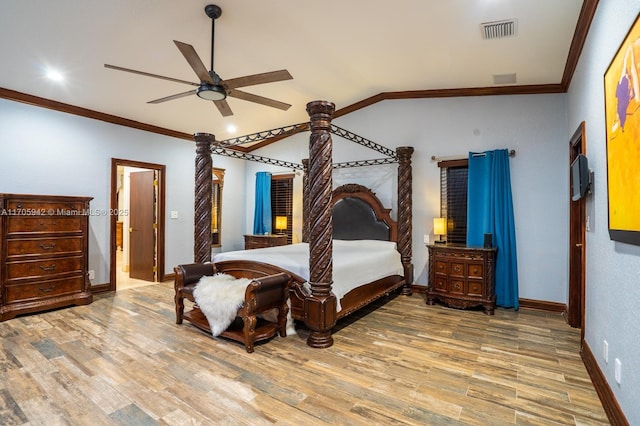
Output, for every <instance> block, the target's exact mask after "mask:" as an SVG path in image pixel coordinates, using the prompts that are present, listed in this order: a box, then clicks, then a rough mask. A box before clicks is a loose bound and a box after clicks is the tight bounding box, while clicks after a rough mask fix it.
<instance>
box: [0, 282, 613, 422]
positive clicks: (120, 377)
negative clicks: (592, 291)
mask: <svg viewBox="0 0 640 426" xmlns="http://www.w3.org/2000/svg"><path fill="white" fill-rule="evenodd" d="M96 299H97V300H96V301H95V302H94V303H93V304H91V305H88V306H79V307H72V308H66V309H61V310H56V311H52V312H47V313H42V314H38V315H31V316H24V317H19V318H15V319H12V320H9V321H5V322H3V323H0V342H1V343H0V424H2V425H47V426H49V425H92V426H93V425H118V424H120V425H194V424H201V425H210V424H228V425H266V424H273V423H279V424H295V425H316V424H338V425H360V424H367V425H375V424H384V425H390V424H414V425H418V424H419V425H423V424H433V425H443V424H444V425H462V424H474V425H503V424H504V425H508V424H522V425H534V424H535V425H555V424H560V425H602V424H609V423H608V420H607V417H606V415H605V413H604V410H603V409H602V406H601V404H600V401H599V400H598V397H597V395H596V392H595V390H594V388H593V385H592V384H591V382H590V380H589V377H588V375H587V372H586V370H585V368H584V365H583V363H582V361H581V359H580V356H579V354H578V350H579V339H580V332H579V330H576V329H572V328H570V327H569V326H567V325H566V324H565V322H564V320H563V319H562V317H560V316H559V315H557V314H551V313H545V312H538V311H531V310H524V309H523V310H520V311H519V312H514V311H511V310H503V309H497V310H496V315H495V316H492V317H490V316H486V315H484V314H483V313H482V312H480V311H461V310H455V309H448V308H445V307H442V306H437V305H436V306H426V305H425V303H424V298H423V297H422V296H420V295H414V296H412V297H406V296H396V297H392V298H390V299H387V300H386V301H385V302H381V303H378V304H377V305H376V309H375V310H374V309H366V310H363V311H361V312H359V313H358V314H356V316H353V317H351V318H348V319H347V321H345V322H343V323H340V324H339V325H340V326H339V327H338V330H337V331H336V333H335V334H334V340H335V344H334V346H332V347H331V348H328V349H312V348H309V347H308V346H307V345H306V344H305V338H306V335H307V333H306V331H305V330H304V329H300V330H299V331H298V335H297V336H290V337H287V338H280V337H275V338H274V339H272V340H271V341H269V342H266V343H264V344H259V345H256V349H255V352H254V353H253V354H248V353H247V352H246V351H245V350H244V347H243V345H240V344H238V343H236V342H231V341H228V340H222V339H214V338H211V337H209V336H207V335H205V334H203V333H201V332H200V331H198V330H196V329H195V328H194V327H192V326H191V325H189V324H188V323H185V324H183V325H176V324H175V317H174V310H173V287H172V283H161V284H155V285H150V286H145V287H140V288H134V289H129V290H125V291H119V292H117V293H116V294H110V295H102V296H99V297H97V298H96Z"/></svg>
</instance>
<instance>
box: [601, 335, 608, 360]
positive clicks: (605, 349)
mask: <svg viewBox="0 0 640 426" xmlns="http://www.w3.org/2000/svg"><path fill="white" fill-rule="evenodd" d="M602 358H604V362H606V363H607V364H609V343H607V341H606V340H605V341H603V342H602Z"/></svg>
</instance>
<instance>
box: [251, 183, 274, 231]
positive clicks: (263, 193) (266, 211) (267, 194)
mask: <svg viewBox="0 0 640 426" xmlns="http://www.w3.org/2000/svg"><path fill="white" fill-rule="evenodd" d="M253 233H254V235H264V234H270V233H271V173H268V172H258V173H256V202H255V210H254V213H253Z"/></svg>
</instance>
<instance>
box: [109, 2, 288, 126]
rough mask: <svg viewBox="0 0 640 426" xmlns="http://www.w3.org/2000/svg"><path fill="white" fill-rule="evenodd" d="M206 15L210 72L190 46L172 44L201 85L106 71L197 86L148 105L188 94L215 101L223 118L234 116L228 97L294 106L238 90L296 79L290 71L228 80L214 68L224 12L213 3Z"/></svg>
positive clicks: (113, 67)
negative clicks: (217, 29)
mask: <svg viewBox="0 0 640 426" xmlns="http://www.w3.org/2000/svg"><path fill="white" fill-rule="evenodd" d="M204 11H205V13H206V14H207V16H208V17H209V18H211V69H210V70H209V71H207V68H206V67H205V66H204V64H203V63H202V60H201V59H200V57H199V56H198V54H197V53H196V51H195V49H194V48H193V46H191V45H190V44H186V43H182V42H180V41H176V40H174V41H173V42H174V43H175V44H176V46H177V47H178V50H180V52H181V53H182V55H183V56H184V58H185V59H186V60H187V62H188V63H189V65H191V68H193V71H194V72H195V73H196V75H197V76H198V78H199V79H200V83H193V82H191V81H186V80H180V79H177V78H172V77H165V76H162V75H157V74H151V73H148V72H144V71H136V70H132V69H129V68H123V67H119V66H116V65H109V64H104V66H105V67H106V68H110V69H114V70H118V71H126V72H130V73H134V74H139V75H144V76H147V77H154V78H160V79H163V80H168V81H173V82H176V83H183V84H188V85H191V86H196V87H197V88H196V89H193V90H189V91H188V92H183V93H178V94H175V95H171V96H166V97H164V98H160V99H155V100H153V101H149V102H147V103H150V104H159V103H162V102H166V101H171V100H173V99H179V98H183V97H185V96H189V95H193V94H195V95H197V96H198V97H200V98H202V99H205V100H209V101H213V104H214V105H215V106H216V107H217V108H218V111H220V114H222V116H223V117H227V116H230V115H233V112H232V111H231V108H230V107H229V104H228V103H227V101H226V98H227V97H231V98H236V99H242V100H245V101H249V102H255V103H258V104H261V105H266V106H269V107H273V108H278V109H281V110H283V111H286V110H288V109H289V107H291V105H289V104H286V103H284V102H280V101H276V100H274V99H269V98H265V97H264V96H259V95H254V94H252V93H247V92H243V91H240V90H237V89H238V87H246V86H253V85H256V84H264V83H274V82H276V81H283V80H290V79H292V78H293V77H292V76H291V74H289V71H287V70H279V71H271V72H265V73H261V74H254V75H247V76H244V77H237V78H232V79H229V80H223V79H221V78H220V76H219V75H218V74H217V73H216V72H215V71H214V69H213V44H214V35H215V23H216V19H217V18H219V17H220V15H222V9H220V7H218V6H216V5H214V4H210V5H207V6H206V7H205V8H204Z"/></svg>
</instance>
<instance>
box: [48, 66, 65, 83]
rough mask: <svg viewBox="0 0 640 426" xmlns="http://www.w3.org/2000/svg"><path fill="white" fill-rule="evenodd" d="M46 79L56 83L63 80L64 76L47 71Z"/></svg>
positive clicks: (54, 71)
mask: <svg viewBox="0 0 640 426" xmlns="http://www.w3.org/2000/svg"><path fill="white" fill-rule="evenodd" d="M47 78H48V79H49V80H53V81H58V82H60V81H63V80H64V76H63V75H62V74H60V73H59V72H58V71H56V70H52V69H50V70H48V71H47Z"/></svg>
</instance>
